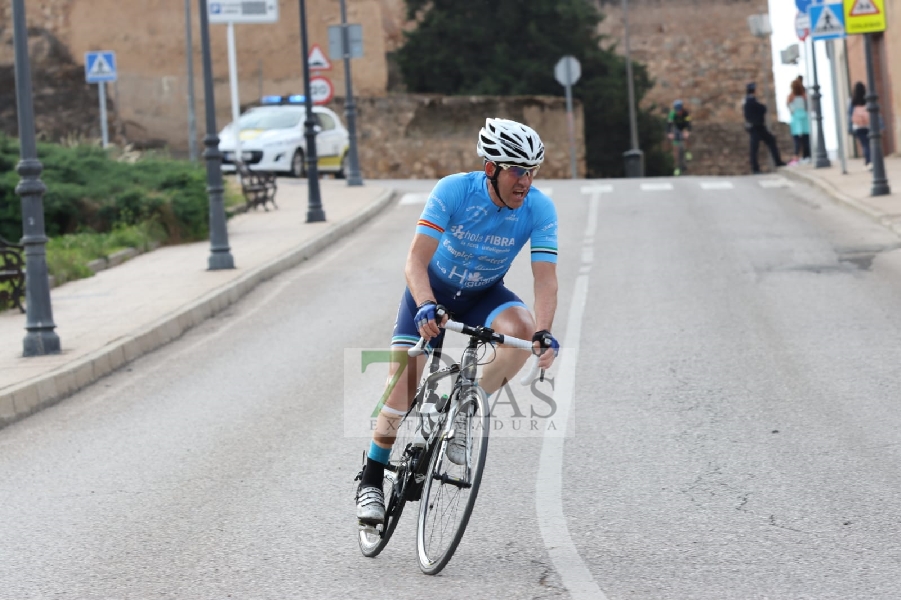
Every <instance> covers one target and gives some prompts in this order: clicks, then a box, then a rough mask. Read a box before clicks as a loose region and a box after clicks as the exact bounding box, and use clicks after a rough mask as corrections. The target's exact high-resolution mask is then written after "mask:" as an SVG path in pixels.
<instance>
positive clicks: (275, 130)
mask: <svg viewBox="0 0 901 600" xmlns="http://www.w3.org/2000/svg"><path fill="white" fill-rule="evenodd" d="M305 118H306V107H305V105H304V97H303V96H301V95H291V96H264V97H263V99H262V102H261V103H260V106H257V107H254V108H251V109H250V110H248V111H247V112H245V113H244V114H243V115H241V116H240V117H239V118H238V125H239V128H236V127H235V124H234V123H230V124H229V125H228V126H227V127H225V128H224V129H223V130H222V131H221V132H219V151H220V152H221V153H222V170H223V171H224V172H227V173H228V172H234V171H235V134H236V131H238V129H240V134H238V135H240V140H241V156H242V158H243V162H244V164H246V165H247V167H248V168H249V169H251V170H253V171H275V172H279V173H285V174H288V175H292V176H294V177H304V176H305V175H306V168H307V166H306V162H305V157H306V138H305V137H304V120H305ZM313 118H314V119H315V120H316V125H315V126H314V127H315V129H316V156H317V157H318V160H317V165H318V166H319V172H320V173H334V174H335V177H344V175H345V173H346V172H347V152H348V149H349V148H350V135H349V134H348V132H347V129H346V128H345V127H344V124H343V123H341V119H339V118H338V115H337V114H335V112H334V111H332V110H329V109H328V108H325V107H323V106H314V107H313Z"/></svg>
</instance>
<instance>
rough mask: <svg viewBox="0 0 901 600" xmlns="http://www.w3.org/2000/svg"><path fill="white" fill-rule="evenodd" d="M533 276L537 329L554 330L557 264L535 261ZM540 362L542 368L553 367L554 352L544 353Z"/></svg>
mask: <svg viewBox="0 0 901 600" xmlns="http://www.w3.org/2000/svg"><path fill="white" fill-rule="evenodd" d="M532 276H533V277H534V278H535V329H536V331H542V330H547V331H553V329H552V327H553V325H554V314H555V313H556V312H557V265H556V264H554V263H550V262H542V261H535V262H533V263H532ZM539 364H540V366H541V368H542V369H549V368H551V365H552V364H554V353H553V352H545V353H544V354H542V355H541V359H540V361H539Z"/></svg>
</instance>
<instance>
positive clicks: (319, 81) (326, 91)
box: [310, 75, 335, 104]
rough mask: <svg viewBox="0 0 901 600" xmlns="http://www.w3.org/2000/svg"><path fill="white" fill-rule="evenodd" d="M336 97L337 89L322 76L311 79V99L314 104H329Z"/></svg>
mask: <svg viewBox="0 0 901 600" xmlns="http://www.w3.org/2000/svg"><path fill="white" fill-rule="evenodd" d="M334 95H335V88H334V87H333V86H332V82H331V81H329V80H328V79H326V78H325V77H322V76H320V75H317V76H316V77H310V98H311V99H312V100H313V104H327V103H328V101H329V100H331V99H332V96H334Z"/></svg>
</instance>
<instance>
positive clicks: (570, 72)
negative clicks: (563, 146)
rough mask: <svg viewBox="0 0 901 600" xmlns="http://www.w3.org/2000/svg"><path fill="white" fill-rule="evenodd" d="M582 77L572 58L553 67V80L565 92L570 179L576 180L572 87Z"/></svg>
mask: <svg viewBox="0 0 901 600" xmlns="http://www.w3.org/2000/svg"><path fill="white" fill-rule="evenodd" d="M581 75H582V67H581V65H580V64H579V61H578V60H577V59H576V57H574V56H569V55H566V56H564V57H563V58H561V59H560V60H558V61H557V64H556V65H554V78H556V80H557V82H558V83H559V84H560V85H562V86H563V89H564V90H565V91H566V123H567V128H568V129H569V161H570V171H571V173H572V178H573V179H576V178H577V177H578V176H579V175H578V170H577V169H576V128H575V125H574V123H573V97H572V86H573V84H574V83H576V82H577V81H578V80H579V77H581Z"/></svg>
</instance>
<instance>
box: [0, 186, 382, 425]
mask: <svg viewBox="0 0 901 600" xmlns="http://www.w3.org/2000/svg"><path fill="white" fill-rule="evenodd" d="M278 184H279V189H278V193H277V195H276V202H277V203H278V206H279V209H278V210H270V211H269V212H264V211H263V210H262V209H258V210H256V211H253V210H252V211H250V212H248V213H244V214H239V215H237V216H235V217H233V218H232V219H230V220H229V221H228V242H229V246H230V248H231V254H232V256H233V257H234V261H235V268H234V269H229V270H220V271H209V270H208V269H207V266H208V258H209V256H210V243H209V241H205V242H198V243H195V244H184V245H179V246H169V247H163V248H159V249H157V250H154V251H153V252H148V253H146V254H141V255H139V256H137V257H135V258H133V259H131V260H129V261H127V262H125V263H123V264H121V265H118V266H116V267H114V268H110V269H107V270H104V271H100V272H99V273H97V274H96V275H95V276H94V277H91V278H89V279H82V280H78V281H73V282H69V283H66V284H65V285H62V286H60V287H57V288H54V289H53V290H51V293H50V303H51V307H52V311H53V322H54V324H55V325H56V333H57V335H59V338H60V344H61V346H62V352H61V353H60V354H56V355H49V356H40V357H31V358H23V357H22V340H23V339H24V337H25V334H26V331H25V321H26V319H25V315H24V314H22V313H20V312H19V311H18V310H7V311H4V312H2V313H0V427H3V426H5V425H7V424H9V423H12V422H14V421H17V420H19V419H21V418H22V417H24V416H26V415H28V414H31V413H33V412H36V411H38V410H41V409H43V408H46V407H48V406H50V405H52V404H54V403H56V402H58V401H59V400H61V399H63V398H65V397H66V396H68V395H70V394H72V393H73V392H75V391H77V390H79V389H81V388H83V387H85V386H86V385H89V384H91V383H93V382H94V381H96V380H98V379H100V378H101V377H103V376H104V375H107V374H109V373H110V372H112V371H113V370H115V369H118V368H119V367H121V366H122V365H124V364H126V363H128V362H130V361H132V360H134V359H135V358H138V357H139V356H141V355H143V354H146V353H148V352H151V351H153V350H155V349H157V348H159V347H160V346H163V345H164V344H166V343H168V342H170V341H172V340H174V339H176V338H177V337H179V336H180V335H182V334H183V333H184V332H185V331H187V330H188V329H190V328H191V327H193V326H195V325H198V324H199V323H201V322H203V321H204V320H205V319H207V318H209V317H211V316H212V315H214V314H216V313H217V312H219V311H221V310H223V309H224V308H226V307H227V306H229V305H230V304H232V303H234V302H236V301H237V300H239V299H240V298H241V297H242V296H244V295H245V294H247V293H248V292H249V291H250V290H252V289H253V288H254V287H255V286H257V285H258V284H259V283H261V282H262V281H264V280H266V279H269V278H270V277H273V276H275V275H277V274H278V273H280V272H282V271H284V270H286V269H289V268H291V267H293V266H295V265H297V264H298V263H300V262H302V261H304V260H306V259H308V258H309V257H310V256H312V255H314V254H316V253H317V252H319V251H321V250H322V249H323V248H325V247H326V246H328V245H329V244H331V243H332V242H334V241H336V240H338V239H340V238H341V237H342V236H345V235H348V234H349V233H351V232H352V231H353V230H354V229H355V228H357V227H358V226H360V225H362V224H364V223H366V222H367V221H368V220H369V219H371V218H372V217H373V216H374V215H375V214H377V213H378V211H380V210H381V209H383V208H385V207H386V206H388V204H389V202H390V201H391V199H392V197H393V196H394V192H393V190H391V189H388V188H386V187H385V186H384V185H379V184H378V183H377V182H375V183H367V184H366V185H364V186H360V187H348V186H347V184H346V183H345V182H344V181H340V180H328V179H323V180H321V181H320V189H321V196H322V205H323V209H324V211H325V216H326V219H327V221H326V222H324V223H306V213H307V207H308V192H307V186H306V181H305V180H292V179H279V182H278Z"/></svg>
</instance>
